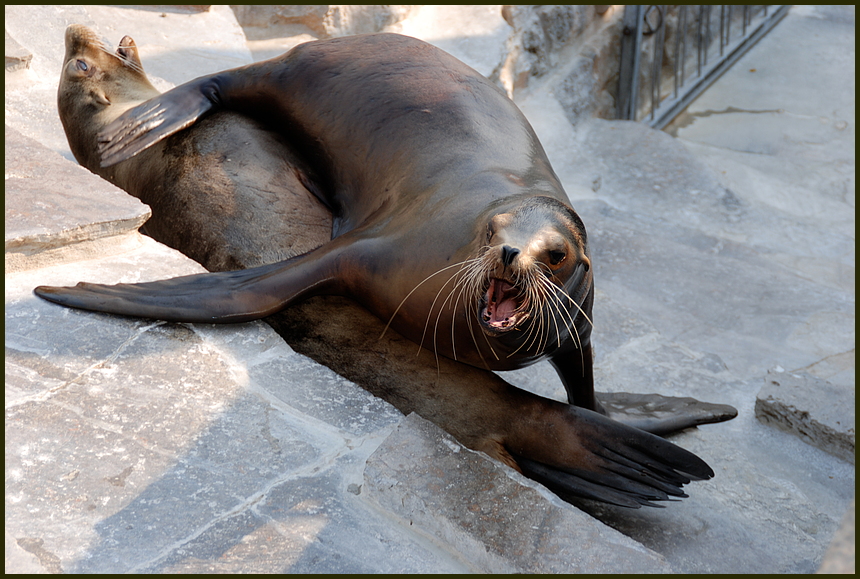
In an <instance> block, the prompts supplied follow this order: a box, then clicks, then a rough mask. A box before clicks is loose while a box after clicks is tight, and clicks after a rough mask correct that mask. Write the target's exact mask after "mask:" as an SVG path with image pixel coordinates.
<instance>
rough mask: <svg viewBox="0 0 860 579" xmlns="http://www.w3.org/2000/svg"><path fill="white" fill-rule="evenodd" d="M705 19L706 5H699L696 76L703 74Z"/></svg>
mask: <svg viewBox="0 0 860 579" xmlns="http://www.w3.org/2000/svg"><path fill="white" fill-rule="evenodd" d="M704 21H705V7H704V6H699V18H698V20H697V21H696V77H700V76H702V45H703V44H704V42H705V36H704V34H702V25H703V24H704Z"/></svg>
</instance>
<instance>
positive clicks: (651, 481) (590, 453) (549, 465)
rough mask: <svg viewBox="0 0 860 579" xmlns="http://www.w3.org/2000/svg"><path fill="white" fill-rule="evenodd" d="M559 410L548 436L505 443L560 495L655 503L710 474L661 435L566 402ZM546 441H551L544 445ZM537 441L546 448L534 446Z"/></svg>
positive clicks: (628, 504) (679, 495) (680, 494)
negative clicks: (563, 407)
mask: <svg viewBox="0 0 860 579" xmlns="http://www.w3.org/2000/svg"><path fill="white" fill-rule="evenodd" d="M563 412H564V414H563V415H562V416H559V415H558V414H555V419H553V418H550V420H549V421H548V422H547V423H546V424H548V425H551V426H550V429H551V430H552V433H551V437H549V438H546V439H543V440H541V439H538V438H535V432H536V431H535V430H533V431H532V432H530V433H529V435H528V439H527V441H526V444H525V445H523V446H519V445H518V443H517V442H515V441H514V440H515V439H512V440H510V441H509V442H508V449H509V451H510V453H511V456H512V457H513V458H514V460H516V462H517V464H518V465H519V466H520V468H521V469H522V471H523V474H526V475H527V476H529V477H530V478H533V479H535V480H537V481H539V482H541V483H543V484H545V485H546V486H547V487H549V488H550V489H552V490H553V491H554V492H556V493H558V494H559V495H560V496H562V498H565V497H582V498H587V499H593V500H597V501H601V502H605V503H610V504H613V505H618V506H622V507H630V508H639V507H641V506H643V505H645V506H652V507H659V506H660V505H657V504H654V503H653V501H667V500H673V497H674V498H684V497H686V496H687V495H686V494H685V493H684V492H683V490H682V487H683V485H685V484H687V483H689V482H690V481H693V480H707V479H710V478H712V477H713V476H714V471H713V470H711V467H709V466H708V465H707V464H706V463H705V462H704V461H703V460H702V459H700V458H699V457H697V456H696V455H695V454H693V453H691V452H689V451H687V450H684V449H683V448H681V447H679V446H677V445H675V444H672V443H671V442H669V441H667V440H664V439H662V438H660V437H659V436H656V435H653V434H650V433H648V432H644V431H642V430H639V429H637V428H633V427H630V426H627V425H624V424H620V423H618V422H615V421H613V420H611V419H609V418H606V417H605V416H603V415H601V414H598V413H596V412H592V411H590V410H585V409H583V408H578V407H576V406H566V408H565V409H564V410H563ZM559 417H560V418H562V422H561V423H560V422H559V421H558V420H557V419H558V418H559ZM534 426H536V425H533V427H534ZM549 440H552V441H553V442H552V444H550V445H547V444H546V443H547V442H548V441H549ZM541 442H542V443H543V444H544V446H545V447H546V448H545V449H538V448H536V447H534V446H533V445H534V444H540V443H541Z"/></svg>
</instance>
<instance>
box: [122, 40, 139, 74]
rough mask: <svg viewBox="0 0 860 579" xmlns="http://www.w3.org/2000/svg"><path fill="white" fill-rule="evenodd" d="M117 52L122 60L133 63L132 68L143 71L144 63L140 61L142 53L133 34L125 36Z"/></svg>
mask: <svg viewBox="0 0 860 579" xmlns="http://www.w3.org/2000/svg"><path fill="white" fill-rule="evenodd" d="M116 54H117V56H119V57H120V58H121V59H122V60H124V61H125V62H127V63H128V64H130V65H131V67H132V68H134V69H137V70H140V71H143V64H141V62H140V53H139V52H138V50H137V45H136V44H135V43H134V39H133V38H132V37H131V36H123V37H122V40H120V41H119V46H118V47H117V49H116Z"/></svg>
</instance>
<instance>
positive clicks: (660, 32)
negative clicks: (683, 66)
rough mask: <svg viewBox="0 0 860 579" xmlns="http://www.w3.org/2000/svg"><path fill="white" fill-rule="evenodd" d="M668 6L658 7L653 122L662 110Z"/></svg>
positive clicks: (655, 37) (652, 102)
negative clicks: (658, 23) (658, 24)
mask: <svg viewBox="0 0 860 579" xmlns="http://www.w3.org/2000/svg"><path fill="white" fill-rule="evenodd" d="M666 8H667V7H666V6H665V5H658V6H657V10H658V11H659V12H660V27H659V28H658V29H657V34H655V35H654V59H653V60H652V61H651V120H652V121H653V120H654V119H655V118H656V115H657V109H659V108H660V100H661V99H660V86H661V84H662V83H661V82H660V77H661V76H662V72H663V41H664V40H665V38H666Z"/></svg>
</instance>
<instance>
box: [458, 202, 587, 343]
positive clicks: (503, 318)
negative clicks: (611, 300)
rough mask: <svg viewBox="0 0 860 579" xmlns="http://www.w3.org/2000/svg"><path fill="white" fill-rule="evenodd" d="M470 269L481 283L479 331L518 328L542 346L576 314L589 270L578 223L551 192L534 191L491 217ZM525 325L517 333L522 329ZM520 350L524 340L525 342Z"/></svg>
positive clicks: (569, 329)
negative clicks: (536, 193)
mask: <svg viewBox="0 0 860 579" xmlns="http://www.w3.org/2000/svg"><path fill="white" fill-rule="evenodd" d="M486 235H487V243H486V245H485V246H484V249H483V251H482V253H481V255H480V258H479V263H480V267H479V268H476V274H475V275H476V276H478V277H480V278H482V280H483V285H482V286H481V293H480V298H479V305H478V315H477V317H478V321H479V323H480V327H481V329H482V330H483V331H484V333H485V334H487V335H488V336H491V337H494V338H500V337H503V336H505V335H506V334H512V333H514V332H517V334H518V341H524V340H525V341H530V342H532V343H533V345H534V347H536V348H537V349H539V350H542V349H543V348H544V347H546V345H547V344H548V343H549V342H550V341H553V342H555V341H556V339H558V340H559V341H560V340H563V339H564V336H565V335H566V334H568V333H570V334H574V335H575V326H581V325H582V324H583V321H584V322H585V323H586V324H588V325H590V324H591V320H590V319H588V318H589V316H590V312H588V311H586V309H587V306H586V304H585V303H584V301H585V300H586V299H587V298H588V297H589V295H590V290H591V284H592V276H591V259H590V257H589V252H588V246H587V241H586V232H585V226H584V225H583V223H582V220H581V219H580V218H579V216H578V215H577V214H576V212H575V211H574V210H573V209H572V208H571V207H569V206H568V205H566V204H564V203H562V202H561V201H558V200H556V199H554V198H552V197H544V196H537V197H532V198H530V199H528V200H527V201H526V202H524V203H523V204H521V205H519V206H517V207H516V208H515V209H513V210H510V211H506V212H504V213H497V214H495V215H493V216H492V218H491V219H490V220H489V222H488V224H487V233H486ZM523 332H524V333H523ZM526 349H527V350H528V349H530V347H527V348H526Z"/></svg>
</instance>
